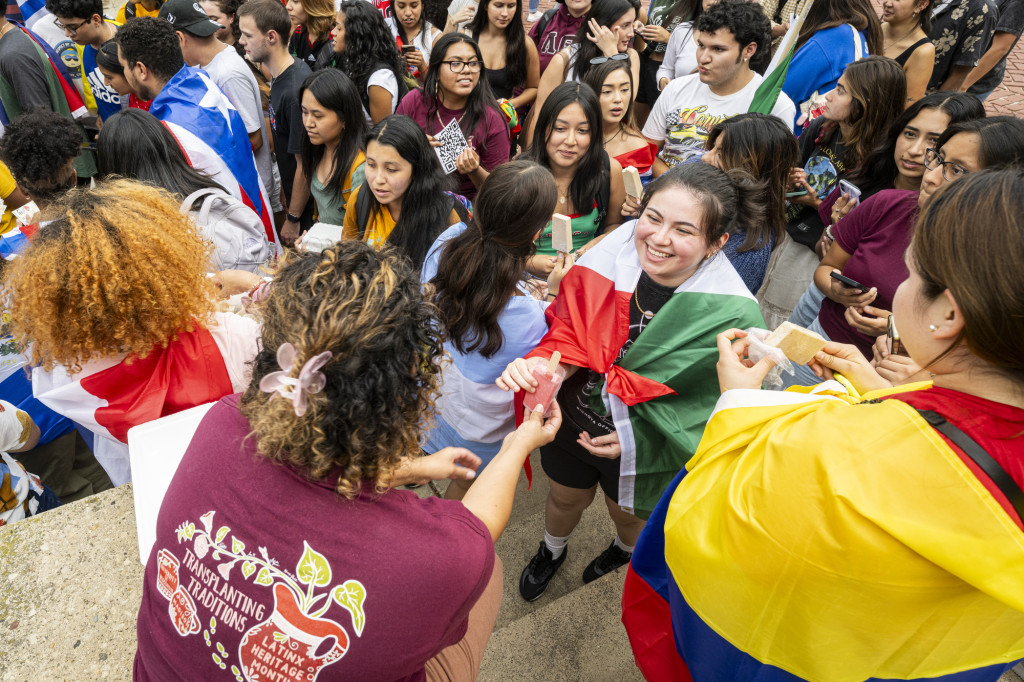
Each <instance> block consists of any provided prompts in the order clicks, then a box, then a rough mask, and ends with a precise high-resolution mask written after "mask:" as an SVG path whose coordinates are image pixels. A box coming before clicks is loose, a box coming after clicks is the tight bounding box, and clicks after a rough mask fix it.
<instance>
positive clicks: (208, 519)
mask: <svg viewBox="0 0 1024 682" xmlns="http://www.w3.org/2000/svg"><path fill="white" fill-rule="evenodd" d="M213 514H214V512H212V511H208V512H206V513H205V514H203V515H202V516H200V517H199V521H200V522H201V523H202V524H203V528H205V529H206V532H207V533H210V532H212V531H213Z"/></svg>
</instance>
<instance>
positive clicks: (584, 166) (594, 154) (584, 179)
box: [526, 82, 610, 213]
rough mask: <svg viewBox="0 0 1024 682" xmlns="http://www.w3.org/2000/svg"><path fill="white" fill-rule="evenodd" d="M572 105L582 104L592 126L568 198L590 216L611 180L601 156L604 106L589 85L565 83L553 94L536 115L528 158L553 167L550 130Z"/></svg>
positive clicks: (578, 208)
mask: <svg viewBox="0 0 1024 682" xmlns="http://www.w3.org/2000/svg"><path fill="white" fill-rule="evenodd" d="M571 104H579V105H580V106H581V107H582V108H583V113H584V115H585V116H586V117H587V124H588V125H589V126H590V148H589V149H587V152H586V153H585V154H583V156H582V158H580V162H579V165H578V166H577V167H576V174H575V175H573V177H572V182H571V183H569V195H570V196H571V197H572V203H573V206H575V207H576V210H577V211H578V212H580V213H587V212H588V211H589V210H590V208H591V206H592V205H593V203H594V200H595V198H596V197H597V194H598V192H599V191H600V189H601V183H602V182H609V180H610V178H609V177H608V176H607V175H605V174H604V172H603V170H602V166H603V163H602V157H604V156H605V151H604V144H603V143H602V137H601V130H602V126H601V105H600V104H599V103H598V101H597V95H595V94H594V91H593V90H592V89H591V88H590V86H589V85H586V84H585V83H575V82H569V83H562V84H561V85H559V86H558V87H557V88H555V89H554V90H552V91H551V94H550V95H549V96H548V98H547V99H546V100H544V106H542V107H541V108H540V113H539V114H538V115H537V126H536V127H535V128H534V129H533V144H532V146H531V147H530V150H529V151H528V152H527V153H526V156H527V157H528V158H531V159H533V160H534V161H536V162H537V163H539V164H540V165H542V166H544V167H545V168H551V159H550V157H548V138H549V137H551V129H552V128H553V127H554V125H555V119H557V118H558V114H560V113H562V110H563V109H565V108H566V107H567V106H569V105H571Z"/></svg>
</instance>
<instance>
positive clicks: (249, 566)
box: [242, 561, 256, 578]
mask: <svg viewBox="0 0 1024 682" xmlns="http://www.w3.org/2000/svg"><path fill="white" fill-rule="evenodd" d="M255 571H256V565H255V564H254V563H253V562H251V561H245V562H243V563H242V577H244V578H248V577H249V576H250V575H252V574H253V573H254V572H255Z"/></svg>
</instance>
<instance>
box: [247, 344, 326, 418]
mask: <svg viewBox="0 0 1024 682" xmlns="http://www.w3.org/2000/svg"><path fill="white" fill-rule="evenodd" d="M295 356H296V353H295V346H293V345H292V344H290V343H287V342H286V343H282V344H281V345H280V347H278V349H277V364H278V366H279V367H280V368H281V371H280V372H271V373H270V374H268V375H267V376H265V377H263V378H262V379H260V390H261V391H263V392H264V393H277V394H279V395H281V396H284V397H285V398H287V399H288V400H291V401H292V407H293V408H294V409H295V416H297V417H301V416H302V415H304V414H306V394H307V393H319V392H320V391H322V390H323V388H324V385H325V384H326V383H327V377H325V376H324V373H323V372H321V371H320V368H321V367H323V366H324V365H326V364H327V363H328V362H329V361H330V359H331V358H332V357H333V356H334V354H333V353H331V351H329V350H328V351H324V352H323V353H320V355H317V356H314V357H312V358H310V359H309V360H307V361H306V364H304V365H303V366H302V371H300V372H299V376H298V378H295V377H292V376H290V375H291V373H292V369H294V368H295ZM276 397H277V396H272V397H271V398H270V399H271V400H273V399H274V398H276Z"/></svg>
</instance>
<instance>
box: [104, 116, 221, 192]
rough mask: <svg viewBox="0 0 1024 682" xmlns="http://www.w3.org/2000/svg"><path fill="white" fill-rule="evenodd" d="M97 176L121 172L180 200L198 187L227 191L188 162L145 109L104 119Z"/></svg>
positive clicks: (167, 133) (123, 175)
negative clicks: (163, 190) (165, 191)
mask: <svg viewBox="0 0 1024 682" xmlns="http://www.w3.org/2000/svg"><path fill="white" fill-rule="evenodd" d="M96 166H97V170H98V174H99V177H101V178H106V177H108V176H113V175H120V176H122V177H125V178H130V179H132V180H139V181H140V182H148V183H149V184H151V185H155V186H157V187H160V188H162V189H165V190H167V191H168V192H170V193H171V194H174V195H176V196H178V197H180V198H181V199H185V198H186V197H187V196H188V195H190V194H192V193H193V192H197V191H199V190H201V189H219V190H221V191H226V190H225V189H224V188H223V187H221V186H220V185H219V184H217V183H216V182H215V181H214V180H213V178H211V177H210V176H209V175H207V174H206V173H203V172H201V171H198V170H196V169H194V168H192V166H190V165H189V163H188V160H187V159H186V158H185V153H184V152H182V151H181V147H180V146H179V145H178V141H177V140H176V139H174V135H172V134H171V131H169V130H168V129H167V128H165V127H164V126H163V125H162V124H161V123H160V121H158V120H157V119H156V117H154V116H153V115H152V114H151V113H149V112H148V111H143V110H141V109H126V110H125V111H121V112H119V113H116V114H114V115H113V116H111V117H110V118H109V119H107V120H106V121H104V122H103V127H102V128H101V129H100V134H99V136H98V137H97V138H96Z"/></svg>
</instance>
